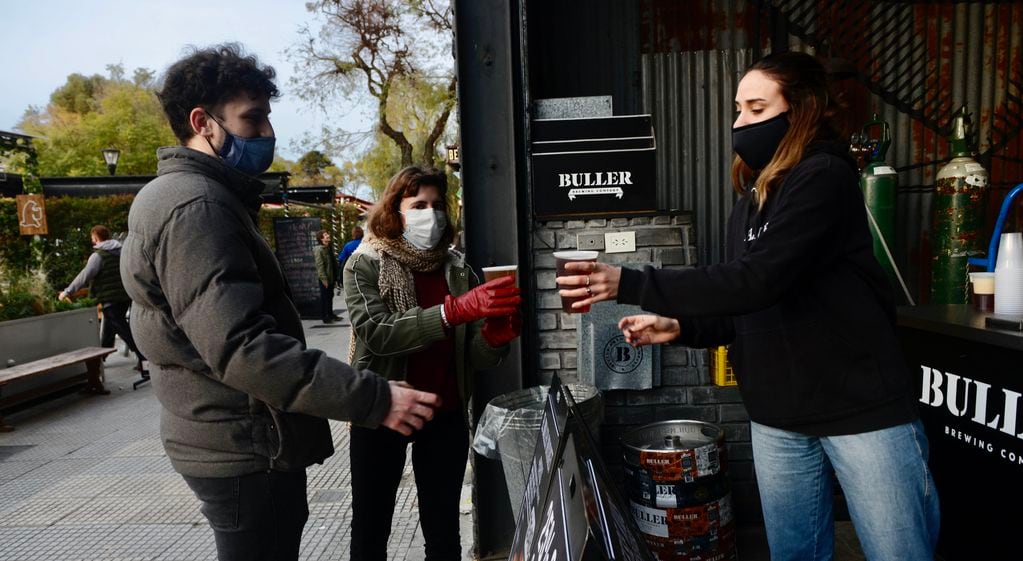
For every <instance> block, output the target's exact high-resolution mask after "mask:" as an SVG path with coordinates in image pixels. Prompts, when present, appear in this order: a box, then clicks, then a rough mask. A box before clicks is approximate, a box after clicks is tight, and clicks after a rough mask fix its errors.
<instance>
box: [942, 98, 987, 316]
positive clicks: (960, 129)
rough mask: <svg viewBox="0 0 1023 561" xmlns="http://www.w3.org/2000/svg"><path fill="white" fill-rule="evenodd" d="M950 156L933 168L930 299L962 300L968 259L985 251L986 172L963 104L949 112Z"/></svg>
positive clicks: (966, 300)
mask: <svg viewBox="0 0 1023 561" xmlns="http://www.w3.org/2000/svg"><path fill="white" fill-rule="evenodd" d="M948 141H949V145H950V152H951V156H952V161H950V162H949V163H947V164H945V166H944V167H942V168H941V169H940V170H938V177H937V184H936V186H935V191H934V215H933V222H932V229H931V246H932V247H933V251H932V254H931V255H932V260H931V303H932V304H965V303H967V302H968V299H969V296H968V293H967V288H968V287H969V277H968V275H967V259H969V258H970V257H977V256H981V255H983V254H984V251H985V249H986V248H985V247H984V244H985V240H986V234H985V232H986V229H985V216H984V215H985V209H986V208H987V198H988V175H987V170H985V169H984V167H983V166H981V165H980V164H979V163H977V161H976V160H974V159H973V123H972V121H971V119H970V114H969V113H968V112H967V111H966V106H965V105H964V106H963V107H961V108H959V110H957V111H956V113H955V114H954V115H953V117H952V127H951V134H949V137H948Z"/></svg>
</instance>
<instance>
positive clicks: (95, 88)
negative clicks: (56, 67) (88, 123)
mask: <svg viewBox="0 0 1023 561" xmlns="http://www.w3.org/2000/svg"><path fill="white" fill-rule="evenodd" d="M106 82H107V79H106V78H104V77H102V76H100V75H99V74H93V75H92V76H84V75H82V74H78V73H75V74H72V75H70V76H68V77H67V82H65V83H64V85H63V86H61V87H59V88H57V89H56V90H54V91H53V93H52V94H50V103H51V104H52V105H53V106H55V107H57V108H60V109H63V110H64V111H68V112H70V113H77V114H79V115H85V114H86V113H91V112H93V111H95V110H96V99H97V98H98V97H99V95H100V92H101V91H102V90H103V86H104V85H105V84H106Z"/></svg>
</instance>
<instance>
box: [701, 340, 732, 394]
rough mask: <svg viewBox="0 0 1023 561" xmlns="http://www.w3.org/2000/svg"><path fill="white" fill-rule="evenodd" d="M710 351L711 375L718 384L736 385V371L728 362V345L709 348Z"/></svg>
mask: <svg viewBox="0 0 1023 561" xmlns="http://www.w3.org/2000/svg"><path fill="white" fill-rule="evenodd" d="M707 352H708V353H710V375H711V377H712V378H713V380H714V384H716V385H718V386H735V385H737V382H736V381H735V372H734V371H733V370H732V365H731V364H730V363H729V362H728V347H715V348H713V349H708V350H707Z"/></svg>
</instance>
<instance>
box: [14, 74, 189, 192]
mask: <svg viewBox="0 0 1023 561" xmlns="http://www.w3.org/2000/svg"><path fill="white" fill-rule="evenodd" d="M107 69H108V70H109V72H110V76H111V77H110V78H104V77H102V76H99V75H94V76H83V75H81V74H72V75H70V76H68V80H67V82H66V83H65V84H64V85H62V86H61V87H59V88H57V89H56V90H55V91H54V92H53V94H51V96H50V104H49V105H48V106H47V107H46V108H45V109H38V108H35V107H30V108H29V109H28V110H27V111H26V112H25V115H24V117H23V118H22V120H21V122H20V123H19V125H18V126H19V128H21V129H22V130H24V131H25V132H27V133H28V134H31V135H33V136H36V137H38V138H37V139H36V140H35V141H34V143H33V144H34V145H35V148H36V152H37V154H38V162H39V173H40V174H41V175H44V176H65V175H72V176H73V175H105V174H106V173H107V171H106V166H105V164H104V162H103V158H102V157H101V156H100V151H101V150H102V149H104V148H108V147H114V148H118V149H119V150H120V151H121V157H120V160H119V161H118V164H117V171H118V173H120V174H123V175H150V174H154V173H156V149H157V148H158V147H160V146H168V145H173V144H177V140H176V138H175V137H174V133H173V132H172V131H171V129H170V125H168V124H167V119H166V117H164V115H163V109H162V107H161V106H160V102H159V100H157V98H156V94H155V92H154V91H153V89H152V88H153V72H152V71H151V70H148V69H145V68H138V69H136V70H135V72H134V74H133V77H132V80H130V81H129V80H127V79H126V78H125V72H124V69H123V67H121V65H109V66H108V67H107Z"/></svg>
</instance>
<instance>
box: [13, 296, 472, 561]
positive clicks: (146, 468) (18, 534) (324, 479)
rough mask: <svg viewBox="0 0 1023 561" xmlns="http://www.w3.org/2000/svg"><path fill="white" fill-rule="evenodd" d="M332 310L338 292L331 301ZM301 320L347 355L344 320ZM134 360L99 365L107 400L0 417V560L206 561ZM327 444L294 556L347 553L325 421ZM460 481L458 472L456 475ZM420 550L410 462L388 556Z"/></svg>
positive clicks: (193, 504)
mask: <svg viewBox="0 0 1023 561" xmlns="http://www.w3.org/2000/svg"><path fill="white" fill-rule="evenodd" d="M335 304H336V306H337V308H339V311H340V309H342V308H343V301H342V299H340V298H338V299H336V300H335ZM344 315H345V319H344V320H343V321H341V322H339V323H336V324H332V325H330V326H323V325H321V324H320V322H318V321H305V322H303V323H304V325H305V328H306V337H307V340H308V343H309V346H310V347H314V348H319V349H322V350H324V351H326V352H327V353H328V354H330V355H331V356H334V357H335V358H339V359H343V358H344V355H346V354H347V349H348V338H349V325H348V322H347V314H344ZM133 366H134V360H133V359H131V358H126V357H124V356H122V355H121V354H120V353H115V354H113V355H111V356H110V357H109V359H108V360H107V364H106V386H107V389H108V390H110V392H111V393H110V395H107V396H84V395H79V394H71V395H67V396H63V397H59V398H56V399H53V400H50V401H47V402H45V403H42V404H37V405H33V406H31V407H27V408H25V409H23V410H21V411H18V412H16V413H13V414H11V415H9V416H8V417H7V420H8V422H10V423H11V424H13V425H15V426H16V427H17V428H16V430H15V431H14V432H10V433H0V561H57V560H83V561H85V560H88V561H98V560H102V561H108V560H109V561H122V560H124V561H126V560H160V561H191V560H211V559H216V548H215V546H214V542H213V533H212V531H211V530H210V528H209V526H208V525H207V524H206V520H205V518H203V516H202V514H200V512H199V502H198V501H197V500H196V499H195V497H194V496H193V495H192V492H191V490H190V489H189V488H188V487H187V486H186V485H185V483H184V481H183V480H182V479H181V477H180V476H179V475H177V474H176V473H175V472H174V470H173V469H172V468H171V465H170V462H169V461H168V460H167V457H166V455H165V454H164V451H163V446H162V444H161V443H160V438H159V409H160V407H159V403H158V402H157V400H156V397H155V396H154V394H153V391H152V387H151V386H150V385H149V384H143V385H141V386H139V388H138V390H137V391H133V390H132V382H134V381H135V380H137V379H138V373H137V372H136V371H134V370H133V369H132V367H133ZM331 428H332V431H333V434H334V446H335V448H336V449H337V452H336V453H335V454H334V455H333V456H332V457H330V458H329V459H328V460H327V461H326V462H325V463H324V464H323V465H319V466H313V467H312V468H310V469H309V471H308V475H309V511H310V512H309V522H308V523H307V524H306V527H305V533H304V535H303V539H302V549H301V558H302V559H306V560H320V559H323V560H331V561H342V560H347V559H348V549H349V539H350V530H349V517H350V515H351V502H350V500H349V494H350V493H349V465H348V429H347V426H346V424H345V423H340V422H332V423H331ZM467 481H468V474H467ZM469 496H470V493H469V488H468V486H465V487H463V493H462V497H463V500H462V509H461V510H462V542H463V557H464V558H465V559H471V558H472V551H471V549H472V548H471V543H472V521H471V516H472V515H471V503H470V502H469V501H470V499H469ZM424 557H425V555H424V552H423V538H422V532H421V530H420V526H419V513H418V508H417V504H416V493H415V480H414V478H413V476H412V472H411V462H409V463H408V464H406V470H405V474H404V476H403V478H402V482H401V486H400V487H399V490H398V499H397V508H396V509H395V514H394V520H393V523H392V530H391V540H390V542H389V544H388V559H393V560H395V561H403V560H410V561H412V560H420V559H423V558H424Z"/></svg>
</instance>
